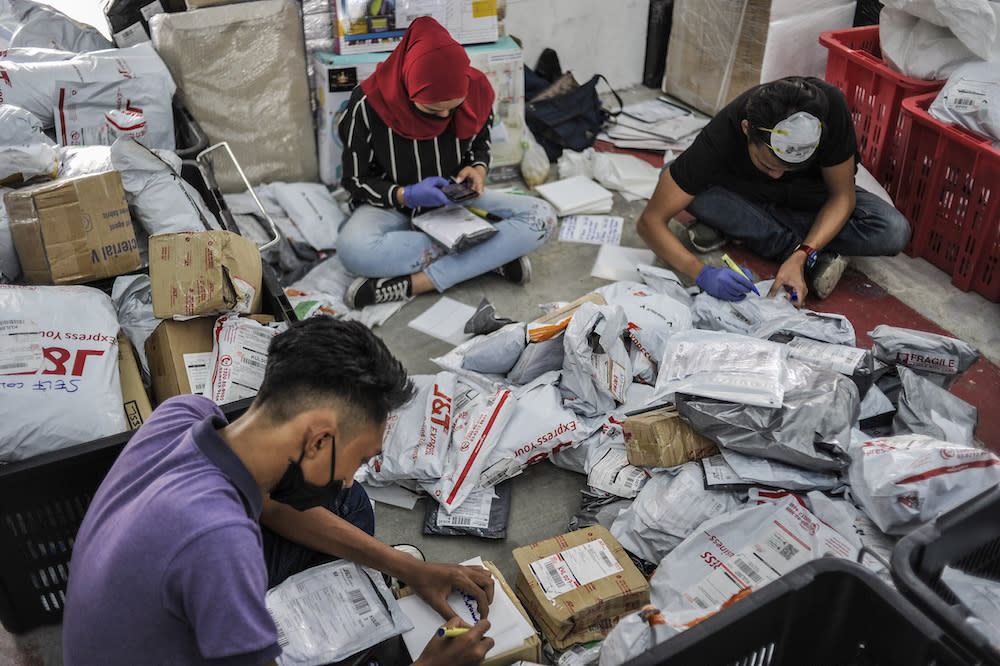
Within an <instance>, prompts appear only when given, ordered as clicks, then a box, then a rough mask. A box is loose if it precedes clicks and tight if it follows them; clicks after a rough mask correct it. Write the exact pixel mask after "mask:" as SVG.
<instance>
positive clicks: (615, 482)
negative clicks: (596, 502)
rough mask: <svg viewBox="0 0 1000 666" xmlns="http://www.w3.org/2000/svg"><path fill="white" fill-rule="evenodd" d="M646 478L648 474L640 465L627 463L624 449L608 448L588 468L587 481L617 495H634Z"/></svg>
mask: <svg viewBox="0 0 1000 666" xmlns="http://www.w3.org/2000/svg"><path fill="white" fill-rule="evenodd" d="M648 478H649V474H647V473H646V471H645V470H643V469H642V468H641V467H636V466H635V465H630V464H629V462H628V455H627V454H626V453H625V452H624V451H622V450H620V449H609V450H608V451H607V453H605V454H604V455H603V456H601V459H600V460H598V461H597V462H596V463H595V464H594V466H593V467H591V468H590V474H589V475H587V483H588V484H590V485H591V486H592V487H594V488H597V489H598V490H603V491H604V492H606V493H611V494H613V495H618V496H619V497H635V496H636V495H638V494H639V490H640V489H641V488H642V486H643V484H644V483H646V479H648Z"/></svg>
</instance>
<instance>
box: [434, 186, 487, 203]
mask: <svg viewBox="0 0 1000 666" xmlns="http://www.w3.org/2000/svg"><path fill="white" fill-rule="evenodd" d="M441 191H442V192H444V195H445V196H446V197H448V199H449V200H450V201H452V202H453V203H461V202H463V201H468V200H469V199H475V198H476V197H478V196H479V193H478V192H476V191H475V190H474V189H472V188H471V187H470V186H469V185H467V184H465V183H448V184H447V185H443V186H442V187H441Z"/></svg>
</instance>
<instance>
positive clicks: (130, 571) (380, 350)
mask: <svg viewBox="0 0 1000 666" xmlns="http://www.w3.org/2000/svg"><path fill="white" fill-rule="evenodd" d="M412 393H413V388H412V384H411V383H410V381H409V380H408V379H407V377H406V372H405V370H404V369H403V367H402V365H401V364H400V363H399V362H398V361H397V360H396V359H395V358H393V357H392V355H391V354H390V353H389V351H388V349H386V347H385V345H384V344H383V343H382V342H381V341H380V340H379V339H378V338H376V337H375V336H374V335H373V334H372V333H371V331H369V330H368V329H367V328H365V327H364V326H362V325H361V324H357V323H347V322H339V321H335V320H333V319H330V318H325V317H324V318H314V319H310V320H307V321H305V322H299V323H297V324H294V325H293V326H291V327H290V328H289V330H288V331H286V332H285V333H282V334H280V335H278V336H276V337H275V338H274V340H273V342H272V344H271V348H270V354H269V358H268V364H267V369H266V372H265V377H264V381H263V384H262V385H261V389H260V392H259V394H258V396H257V398H256V399H255V400H254V403H253V404H252V405H251V407H250V409H249V410H248V411H247V412H246V413H245V414H244V415H243V416H241V417H240V418H238V419H236V420H235V421H233V422H232V423H227V421H226V419H225V417H224V416H223V414H222V412H221V411H220V410H219V408H218V407H217V406H216V405H215V404H214V403H213V402H211V401H210V400H208V399H207V398H202V397H200V396H178V397H176V398H172V399H170V400H168V401H166V402H164V403H163V404H162V405H160V407H159V408H157V410H156V411H155V412H154V414H153V415H152V416H151V417H150V418H149V420H148V421H147V422H146V423H145V424H144V425H143V426H142V427H141V428H140V429H139V430H138V431H137V432H136V433H135V435H134V436H133V437H132V439H131V441H130V442H129V444H128V445H127V446H126V447H125V449H124V450H123V451H122V453H121V455H120V456H119V458H118V460H117V461H116V462H115V464H114V465H113V466H112V468H111V470H110V472H109V473H108V475H107V477H106V478H105V480H104V482H103V483H102V484H101V487H100V488H99V489H98V491H97V493H96V494H95V496H94V499H93V501H92V503H91V505H90V507H89V508H88V510H87V515H86V516H85V518H84V520H83V523H82V524H81V526H80V531H79V533H78V535H77V538H76V542H75V544H74V548H73V558H72V561H71V564H70V571H71V575H70V579H69V584H68V587H67V598H66V608H65V614H64V618H63V652H64V660H65V663H66V664H67V665H72V664H97V663H100V664H139V663H164V664H166V663H170V664H174V663H183V664H201V663H204V664H208V663H211V664H227V665H228V664H270V663H275V662H274V659H275V658H276V657H277V656H278V654H280V652H281V649H280V647H279V646H278V643H277V630H276V628H275V626H274V623H273V621H272V620H271V618H270V615H269V614H268V612H267V608H266V606H265V604H264V594H265V592H266V591H267V589H268V587H270V586H273V585H275V584H277V583H278V582H280V581H281V580H284V578H286V577H288V576H289V575H291V574H294V573H297V572H298V571H301V570H302V569H305V568H307V567H309V566H313V565H315V564H319V563H322V562H324V561H327V560H330V559H333V557H345V558H348V559H351V560H353V561H355V562H358V563H361V564H365V565H368V566H371V567H374V568H376V569H379V570H381V571H383V572H385V573H388V574H390V575H394V576H397V577H399V578H400V579H401V580H404V581H406V582H407V583H409V585H410V586H411V587H412V588H413V589H414V591H415V592H417V593H418V594H420V595H421V596H422V597H424V598H425V599H426V600H427V601H428V603H430V604H431V605H432V606H433V607H434V608H436V609H438V611H439V612H441V613H442V615H443V616H444V617H445V619H448V620H449V623H450V625H452V626H457V622H458V621H457V618H454V617H453V616H454V613H453V612H452V611H451V609H450V608H449V607H448V606H447V603H446V602H445V598H446V597H447V595H448V594H449V593H450V591H451V590H452V588H454V587H457V588H460V589H462V590H464V591H465V592H466V593H468V594H470V595H471V596H473V597H475V598H476V599H477V600H479V602H480V604H481V608H483V609H485V610H488V605H489V602H490V601H491V600H492V595H493V588H492V580H491V578H490V576H489V574H488V572H486V571H485V570H484V569H481V568H477V567H461V566H458V565H448V564H434V563H425V562H422V561H419V560H417V559H415V558H413V557H411V556H410V555H408V554H406V553H403V552H401V551H398V550H396V549H393V548H391V547H389V546H387V545H385V544H382V543H380V542H378V541H377V540H375V538H374V537H373V536H372V534H373V532H374V514H373V513H372V510H371V505H370V504H369V502H368V498H367V496H366V495H365V493H364V490H363V489H362V488H361V487H360V485H354V484H353V483H352V479H353V477H354V472H355V471H356V470H357V468H358V467H359V466H360V465H361V464H362V463H363V462H365V461H366V460H367V459H368V458H369V457H371V456H373V455H376V454H377V453H379V451H380V450H381V442H382V433H383V430H384V425H385V419H386V417H387V415H388V413H389V412H390V411H391V410H393V409H395V408H397V407H399V406H401V405H402V404H404V403H405V402H406V401H407V400H408V399H409V398H410V396H411V395H412ZM258 521H259V522H258ZM262 526H263V527H262ZM488 625H489V623H488V622H487V621H484V622H481V623H480V624H479V625H477V626H476V627H475V628H473V629H472V630H471V631H469V632H468V633H466V634H465V635H463V636H460V637H458V638H454V639H447V640H446V639H434V640H432V641H431V643H430V644H429V645H428V647H427V649H426V650H425V652H424V653H423V654H422V655H421V657H420V659H419V660H418V661H417V663H418V664H421V665H424V664H428V665H429V664H441V665H444V666H460V665H462V664H477V663H480V662H481V661H482V659H483V657H484V655H485V654H486V652H487V651H488V650H489V649H490V647H492V644H493V641H492V640H491V639H488V638H484V636H483V634H484V632H485V630H486V629H487V628H488Z"/></svg>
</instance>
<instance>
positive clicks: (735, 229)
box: [687, 187, 910, 261]
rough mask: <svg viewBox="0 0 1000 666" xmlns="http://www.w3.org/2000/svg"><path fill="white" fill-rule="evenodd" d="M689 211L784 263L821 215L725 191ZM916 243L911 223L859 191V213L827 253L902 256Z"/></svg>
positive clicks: (712, 192)
mask: <svg viewBox="0 0 1000 666" xmlns="http://www.w3.org/2000/svg"><path fill="white" fill-rule="evenodd" d="M687 211H688V212H689V213H691V214H692V215H694V216H695V217H696V218H698V221H699V222H704V223H705V224H707V225H708V226H710V227H713V228H715V229H717V230H718V231H720V232H721V233H722V234H723V235H725V236H728V237H729V238H731V239H733V240H739V241H741V242H742V243H743V244H744V245H745V246H746V247H747V248H749V249H750V250H752V251H753V252H754V253H755V254H757V255H758V256H761V257H764V258H765V259H772V260H775V261H783V260H784V259H785V258H786V257H787V256H788V255H789V254H791V253H792V252H793V251H794V250H795V247H796V246H797V245H798V244H799V243H801V242H802V241H803V240H805V237H806V235H807V234H808V233H809V230H810V229H811V228H812V225H813V222H814V221H815V219H816V213H817V212H819V211H818V210H796V209H792V208H784V207H781V206H777V205H775V204H772V203H765V204H759V203H751V202H750V201H748V200H746V199H744V198H743V197H741V196H739V195H738V194H734V193H732V192H730V191H729V190H726V189H723V188H721V187H712V188H709V189H708V190H705V191H704V192H702V193H701V194H699V195H698V196H696V197H695V198H694V201H692V202H691V204H690V205H689V206H688V207H687ZM909 240H910V223H909V222H907V221H906V218H905V217H903V214H902V213H900V212H899V211H898V210H896V209H895V208H893V207H892V206H891V205H889V204H888V203H886V202H885V201H883V200H882V199H880V198H879V197H877V196H875V195H874V194H871V193H870V192H866V191H865V190H862V189H861V188H860V187H859V188H856V203H855V207H854V212H853V213H852V214H851V217H850V218H849V219H848V220H847V224H845V225H844V227H843V228H842V229H841V230H840V233H838V234H837V235H836V236H835V237H834V239H833V240H832V241H830V244H829V245H827V248H829V249H830V250H833V251H835V252H839V253H840V254H845V255H853V256H883V255H894V254H899V253H900V252H901V251H902V250H903V247H904V246H905V245H906V243H907V241H909Z"/></svg>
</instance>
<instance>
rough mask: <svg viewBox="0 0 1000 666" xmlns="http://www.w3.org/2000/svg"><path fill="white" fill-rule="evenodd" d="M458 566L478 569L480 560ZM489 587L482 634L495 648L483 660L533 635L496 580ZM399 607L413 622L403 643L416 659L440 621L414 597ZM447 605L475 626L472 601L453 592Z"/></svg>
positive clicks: (532, 631) (475, 559)
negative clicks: (487, 624) (487, 612)
mask: <svg viewBox="0 0 1000 666" xmlns="http://www.w3.org/2000/svg"><path fill="white" fill-rule="evenodd" d="M462 564H464V565H467V566H475V565H478V566H482V565H483V558H481V557H474V558H472V559H471V560H466V561H465V562H462ZM493 585H494V588H493V590H494V594H493V604H492V605H491V606H490V617H489V619H490V630H489V631H487V632H486V635H487V636H489V637H490V638H492V639H493V640H494V641H495V644H494V645H493V648H492V649H491V650H490V651H489V652H487V653H486V658H487V659H490V658H491V657H494V656H496V655H498V654H503V653H504V652H508V651H510V650H513V649H515V648H518V647H520V646H521V645H523V644H524V641H525V640H526V639H528V638H530V637H531V636H532V635H534V633H535V630H534V628H533V627H532V626H531V625H530V624H529V623H528V621H527V620H525V619H524V616H523V615H521V613H520V611H518V610H517V607H516V606H514V602H513V601H511V600H510V597H508V596H507V595H506V594H504V592H503V590H502V589H501V588H500V584H499V583H497V582H496V579H494V581H493ZM399 605H400V607H401V608H402V609H403V612H404V613H406V615H407V616H408V617H409V618H410V621H411V622H413V627H414V628H413V630H412V631H408V632H406V633H404V634H403V642H405V643H406V649H407V650H409V652H410V657H411V658H413V659H416V658H417V657H418V656H419V655H420V653H421V652H423V651H424V648H425V647H426V646H427V643H429V642H430V640H431V637H432V636H433V635H434V632H435V631H437V629H438V628H439V627H440V626H442V625H443V624H444V620H443V619H441V616H440V615H438V613H437V611H435V610H434V609H433V608H431V607H430V606H428V605H427V602H425V601H424V600H423V599H421V598H420V597H418V596H416V595H411V596H409V597H403V598H402V599H400V600H399ZM448 605H449V606H451V607H452V608H453V609H454V610H455V612H456V613H458V615H459V616H460V617H461V618H462V619H463V620H464V621H465V622H467V623H469V624H475V623H476V622H478V621H479V607H478V605H477V604H476V602H475V600H474V599H472V598H471V597H469V596H468V595H466V594H464V593H462V592H457V591H456V592H452V593H451V594H450V595H449V596H448Z"/></svg>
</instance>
